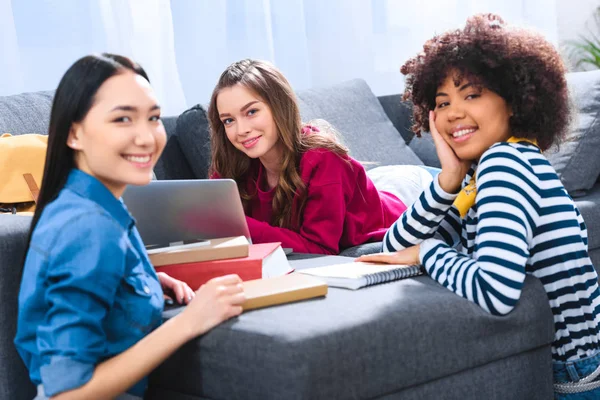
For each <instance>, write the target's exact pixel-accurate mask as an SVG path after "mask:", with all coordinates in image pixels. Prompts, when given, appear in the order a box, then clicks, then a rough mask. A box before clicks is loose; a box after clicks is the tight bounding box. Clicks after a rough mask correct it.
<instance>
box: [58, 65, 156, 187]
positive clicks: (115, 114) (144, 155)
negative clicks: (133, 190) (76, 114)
mask: <svg viewBox="0 0 600 400" xmlns="http://www.w3.org/2000/svg"><path fill="white" fill-rule="evenodd" d="M165 143H166V133H165V128H164V126H163V124H162V122H161V120H160V107H159V106H158V102H157V100H156V96H155V95H154V92H153V90H152V88H151V87H150V83H149V82H148V81H147V80H146V79H144V78H143V77H142V76H140V75H138V74H135V73H133V72H131V71H124V72H121V73H119V74H117V75H115V76H113V77H111V78H109V79H107V80H106V82H104V83H103V84H102V86H100V89H98V91H97V93H96V95H95V97H94V103H93V105H92V107H91V108H90V110H89V112H88V113H87V115H86V116H85V118H84V119H83V120H82V121H81V122H79V123H74V124H73V125H72V127H71V130H70V133H69V137H68V139H67V145H68V146H69V147H71V148H72V149H73V150H74V151H75V165H76V166H77V168H79V169H80V170H82V171H84V172H86V173H88V174H90V175H92V176H94V177H96V178H97V179H98V180H100V181H101V182H102V183H103V184H104V185H105V186H106V187H107V188H108V189H109V190H110V191H111V192H112V193H113V194H114V195H115V196H116V197H120V196H121V195H122V194H123V191H124V190H125V188H126V186H127V185H128V184H132V185H145V184H147V183H149V182H150V179H151V178H152V169H153V167H154V165H155V164H156V161H157V160H158V157H159V156H160V154H161V153H162V150H163V149H164V147H165Z"/></svg>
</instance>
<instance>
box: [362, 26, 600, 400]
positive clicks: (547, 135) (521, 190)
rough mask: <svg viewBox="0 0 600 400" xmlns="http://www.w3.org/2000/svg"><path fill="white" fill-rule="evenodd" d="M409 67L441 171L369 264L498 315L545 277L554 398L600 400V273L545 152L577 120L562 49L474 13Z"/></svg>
mask: <svg viewBox="0 0 600 400" xmlns="http://www.w3.org/2000/svg"><path fill="white" fill-rule="evenodd" d="M401 71H402V73H403V74H405V75H407V80H406V89H405V94H404V97H405V98H406V99H410V100H411V101H412V103H413V105H414V119H415V125H414V130H415V132H419V131H420V130H430V131H431V134H432V136H433V139H434V141H435V145H436V148H437V152H438V156H439V158H440V161H441V164H442V172H441V173H440V174H439V175H438V179H436V180H434V182H433V183H432V184H431V186H430V188H429V189H428V190H425V191H424V192H423V194H421V197H420V198H419V200H418V201H417V202H416V203H415V204H414V205H413V206H412V207H410V208H409V209H408V210H407V212H406V213H404V215H403V216H402V217H401V218H400V219H399V220H398V221H397V222H396V223H395V224H394V225H393V226H392V228H391V229H390V230H389V231H388V233H387V234H386V237H385V239H384V251H385V252H394V253H391V254H380V255H372V256H363V257H361V258H360V260H363V261H367V260H368V261H380V262H388V263H402V264H410V263H421V264H422V265H423V266H424V267H425V270H426V271H427V273H428V274H429V276H431V277H432V278H433V279H435V280H437V281H438V282H439V283H440V284H442V285H444V286H445V287H447V288H448V289H450V290H452V291H453V292H455V293H456V294H458V295H460V296H462V297H465V298H466V299H468V300H470V301H472V302H474V303H476V304H478V305H479V306H481V307H482V308H483V309H484V310H486V311H488V312H490V313H492V314H494V315H504V314H507V313H509V312H510V311H511V310H513V309H514V307H515V306H516V304H517V301H518V300H519V297H520V296H521V291H522V288H523V282H524V280H525V276H526V275H527V274H531V275H533V276H535V277H537V278H538V279H540V280H541V282H542V283H543V285H544V288H545V290H546V293H547V295H548V301H549V303H550V307H551V308H552V312H553V315H554V326H555V332H556V333H555V337H554V342H553V344H552V356H553V360H554V365H553V367H554V382H555V387H554V389H555V396H556V398H557V399H574V398H592V397H591V396H594V397H593V398H600V378H599V376H600V343H599V342H600V333H599V331H600V330H599V326H598V323H599V320H600V313H599V310H600V300H599V294H600V292H599V290H598V276H597V274H596V271H595V269H594V267H593V265H592V262H591V260H590V258H589V256H588V249H587V230H586V226H585V223H584V221H583V218H582V216H581V214H580V213H579V210H578V209H577V206H576V205H575V204H574V202H573V200H571V198H570V197H569V195H568V194H567V191H566V190H565V188H564V186H563V185H562V183H561V181H560V179H559V178H558V176H557V174H556V172H555V170H554V169H553V168H552V166H551V165H550V163H549V162H548V161H547V160H546V158H545V157H544V155H543V151H544V150H546V149H548V148H549V147H550V146H551V145H552V144H554V143H556V142H558V141H560V140H561V139H562V138H563V137H564V136H565V133H566V131H567V129H568V125H569V121H570V118H569V101H568V91H567V84H566V80H565V67H564V65H563V63H562V61H561V58H560V56H559V55H558V53H557V51H556V50H555V49H554V47H553V46H552V45H551V44H549V43H548V42H547V41H546V40H545V39H544V38H543V37H541V36H539V35H537V34H534V33H532V32H530V31H527V30H524V29H517V28H512V27H509V26H506V25H505V24H504V22H503V21H502V19H501V18H499V17H497V16H494V15H489V14H488V15H477V16H474V17H472V18H470V19H469V20H468V21H467V24H466V26H465V28H464V29H461V30H456V31H451V32H447V33H444V34H442V35H440V36H436V37H434V38H433V39H431V40H429V41H428V42H427V43H425V45H424V48H423V52H422V53H420V54H418V55H417V56H416V57H414V58H412V59H410V60H409V61H407V62H406V63H405V64H404V65H403V66H402V69H401ZM584 396H587V397H584Z"/></svg>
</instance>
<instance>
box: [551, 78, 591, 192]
mask: <svg viewBox="0 0 600 400" xmlns="http://www.w3.org/2000/svg"><path fill="white" fill-rule="evenodd" d="M567 83H568V85H569V90H570V92H571V96H572V101H573V102H574V106H575V113H574V115H573V118H574V121H573V125H572V127H571V129H570V131H569V134H568V137H567V140H566V141H565V142H563V143H562V144H560V145H559V146H558V147H554V148H552V149H549V150H548V151H546V157H547V158H548V160H549V161H550V163H551V164H552V166H553V167H554V168H555V169H556V172H557V173H558V175H559V176H560V179H561V181H562V183H563V185H565V188H566V189H567V191H568V192H569V194H571V196H573V197H577V196H581V195H583V194H585V191H587V190H589V189H591V188H592V186H594V183H595V182H596V180H597V179H598V175H599V174H600V155H599V154H598V149H600V119H599V118H600V70H595V71H586V72H574V73H569V74H567Z"/></svg>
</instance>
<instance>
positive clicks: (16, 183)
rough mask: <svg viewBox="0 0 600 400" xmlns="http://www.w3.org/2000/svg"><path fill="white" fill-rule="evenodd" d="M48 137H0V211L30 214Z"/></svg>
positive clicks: (34, 200)
mask: <svg viewBox="0 0 600 400" xmlns="http://www.w3.org/2000/svg"><path fill="white" fill-rule="evenodd" d="M47 147H48V136H46V135H37V134H27V135H17V136H12V135H11V134H9V133H5V134H3V135H1V136H0V213H11V214H16V213H19V214H31V213H32V212H33V211H35V203H36V201H37V197H38V194H39V192H40V190H39V188H40V186H41V185H42V176H43V174H44V163H45V162H46V149H47Z"/></svg>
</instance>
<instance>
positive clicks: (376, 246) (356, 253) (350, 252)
mask: <svg viewBox="0 0 600 400" xmlns="http://www.w3.org/2000/svg"><path fill="white" fill-rule="evenodd" d="M381 251H382V244H381V242H373V243H365V244H361V245H358V246H354V247H350V248H348V249H345V250H344V251H342V252H341V253H340V256H345V257H360V256H362V255H364V254H373V253H381Z"/></svg>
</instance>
